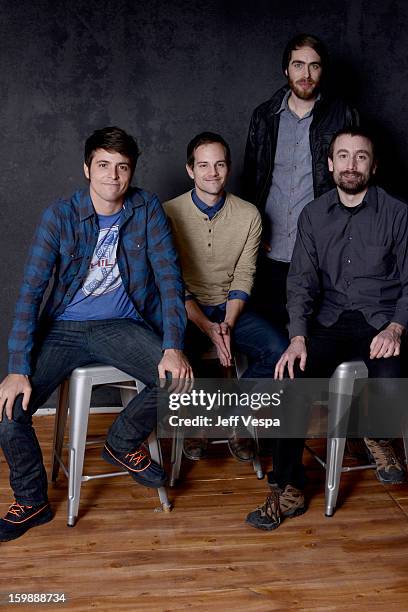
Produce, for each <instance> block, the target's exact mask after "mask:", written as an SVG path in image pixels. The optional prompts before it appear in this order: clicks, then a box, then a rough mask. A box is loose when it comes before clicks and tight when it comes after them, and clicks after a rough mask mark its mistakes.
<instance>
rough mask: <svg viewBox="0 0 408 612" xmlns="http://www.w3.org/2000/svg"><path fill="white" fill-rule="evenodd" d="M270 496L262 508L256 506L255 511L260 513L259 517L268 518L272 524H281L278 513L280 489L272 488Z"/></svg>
mask: <svg viewBox="0 0 408 612" xmlns="http://www.w3.org/2000/svg"><path fill="white" fill-rule="evenodd" d="M271 491H272V492H271V494H270V495H268V497H267V498H266V500H265V502H264V503H263V504H262V506H258V508H257V510H259V511H260V513H261V516H262V517H263V516H266V517H268V518H269V519H270V520H271V521H273V522H274V523H280V522H281V513H280V505H279V493H280V489H279V488H278V487H272V489H271Z"/></svg>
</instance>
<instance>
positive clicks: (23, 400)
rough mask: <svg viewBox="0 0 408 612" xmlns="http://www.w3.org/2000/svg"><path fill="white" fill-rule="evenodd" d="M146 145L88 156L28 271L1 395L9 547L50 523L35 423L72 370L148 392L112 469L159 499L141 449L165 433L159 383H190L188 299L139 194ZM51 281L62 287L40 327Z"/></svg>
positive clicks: (159, 228) (103, 147)
mask: <svg viewBox="0 0 408 612" xmlns="http://www.w3.org/2000/svg"><path fill="white" fill-rule="evenodd" d="M138 155H139V150H138V146H137V144H136V141H135V140H134V139H133V138H132V137H131V136H130V135H128V134H127V133H126V132H124V131H123V130H121V129H120V128H116V127H108V128H104V129H101V130H97V131H96V132H94V133H93V134H92V135H91V136H90V137H89V138H88V140H87V141H86V144H85V163H84V172H85V176H86V178H87V179H88V181H89V189H87V190H85V191H77V192H76V193H75V194H74V195H73V196H72V197H71V199H69V200H59V201H57V202H56V203H54V204H52V205H51V206H50V207H49V208H47V209H46V210H45V212H44V214H43V216H42V219H41V221H40V224H39V226H38V228H37V231H36V234H35V237H34V240H33V243H32V245H31V249H30V253H29V257H28V261H27V263H26V267H25V271H24V280H23V283H22V286H21V290H20V295H19V298H18V301H17V306H16V311H15V317H14V322H13V327H12V331H11V334H10V338H9V374H8V376H6V378H5V379H4V380H3V382H2V383H1V384H0V416H1V417H2V419H1V422H0V443H1V446H2V449H3V452H4V455H5V457H6V460H7V462H8V464H9V467H10V483H11V486H12V488H13V490H14V494H15V502H14V503H13V504H12V505H11V506H10V509H9V511H8V512H7V514H6V515H5V517H4V518H2V519H0V541H7V540H13V539H15V538H18V537H19V536H20V535H22V534H23V533H24V532H25V531H27V529H30V528H31V527H34V526H36V525H40V524H43V523H46V522H48V521H49V520H51V518H52V512H51V509H50V506H49V503H48V498H47V477H46V473H45V470H44V465H43V461H42V455H41V450H40V447H39V444H38V441H37V438H36V435H35V432H34V429H33V427H32V415H33V414H34V412H35V411H36V410H37V409H38V408H39V407H40V406H41V405H42V404H44V402H45V401H46V400H47V398H48V397H49V396H50V395H51V393H52V392H53V391H54V389H56V387H58V385H59V384H60V383H61V382H62V381H63V380H64V379H65V378H66V377H67V376H69V374H70V373H71V372H72V370H73V369H75V368H77V367H80V366H84V365H87V364H91V363H95V362H98V363H103V364H107V365H111V366H115V367H117V368H119V369H120V370H123V371H125V372H127V373H128V374H130V375H131V376H134V377H135V378H138V379H139V380H141V381H142V382H143V383H145V385H146V387H145V388H144V390H143V391H142V393H140V394H138V395H137V396H136V397H135V398H134V399H132V401H131V402H130V403H129V404H128V405H127V407H126V408H125V409H124V410H123V411H122V412H121V413H120V414H119V416H118V417H117V418H116V420H115V421H114V423H113V425H112V426H111V428H110V429H109V432H108V436H107V442H106V444H105V447H104V450H103V457H104V458H105V459H106V460H107V461H109V462H110V463H113V464H114V465H119V466H124V467H125V468H126V469H127V470H128V471H129V474H130V475H131V476H132V477H133V478H134V480H136V481H137V482H138V483H140V484H142V485H144V486H148V487H160V486H162V485H163V484H164V482H165V480H166V475H165V473H164V471H163V469H162V468H161V467H160V466H159V465H158V464H156V463H155V462H153V461H152V460H151V459H150V457H149V456H148V455H147V454H146V452H145V450H144V449H143V448H141V445H142V443H143V441H144V440H145V439H146V438H147V437H148V435H149V434H150V432H151V431H152V429H153V428H154V426H155V419H156V404H157V398H158V395H159V388H160V385H159V379H165V377H166V372H168V373H170V374H171V376H172V377H173V379H191V378H192V371H191V368H190V365H189V363H188V361H187V359H186V358H185V356H184V354H183V352H182V351H183V340H184V330H185V324H186V315H185V308H184V302H183V296H184V290H183V283H182V280H181V276H180V270H179V266H178V262H177V255H176V252H175V250H174V246H173V242H172V238H171V232H170V228H169V225H168V223H167V220H166V216H165V214H164V212H163V210H162V208H161V205H160V202H159V201H158V199H157V197H156V196H155V195H151V194H148V193H146V192H145V191H143V190H141V189H137V188H133V187H131V186H130V183H131V180H132V176H133V173H134V170H135V166H136V161H137V158H138ZM52 276H53V287H52V290H51V293H50V295H49V298H48V300H47V302H46V304H45V306H44V308H43V309H42V312H41V315H39V311H40V306H41V302H42V299H43V297H44V294H45V291H46V289H47V286H48V283H49V281H50V279H51V277H52Z"/></svg>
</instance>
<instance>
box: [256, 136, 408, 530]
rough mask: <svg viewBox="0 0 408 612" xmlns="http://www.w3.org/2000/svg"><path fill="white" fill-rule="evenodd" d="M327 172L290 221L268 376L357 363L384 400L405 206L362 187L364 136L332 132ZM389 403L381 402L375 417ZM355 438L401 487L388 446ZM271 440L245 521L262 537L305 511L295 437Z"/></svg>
mask: <svg viewBox="0 0 408 612" xmlns="http://www.w3.org/2000/svg"><path fill="white" fill-rule="evenodd" d="M328 167H329V171H330V172H331V173H332V175H333V179H334V182H335V184H336V188H335V189H332V190H331V191H329V192H328V193H326V194H324V195H323V196H321V197H320V198H317V199H316V200H314V201H313V202H311V203H310V204H309V205H308V206H306V207H305V209H304V210H303V211H302V213H301V215H300V217H299V224H298V236H297V239H296V244H295V249H294V252H293V258H292V263H291V265H290V270H289V275H288V285H287V290H288V312H289V317H290V323H289V336H290V338H291V341H290V345H289V346H288V348H287V349H286V351H285V352H284V353H283V355H282V357H281V358H280V360H279V361H278V363H277V365H276V369H275V378H277V379H279V380H281V379H282V378H283V377H284V374H285V370H286V368H287V370H288V374H289V377H290V378H300V377H302V378H303V377H309V378H330V377H331V375H332V374H333V372H334V371H335V369H336V368H337V366H338V365H339V364H340V363H342V362H344V361H350V360H352V359H362V360H363V361H364V362H365V364H366V366H367V370H368V376H369V378H372V379H377V380H376V381H373V383H374V384H375V385H378V388H379V390H380V392H381V393H382V394H383V393H384V392H386V389H387V385H385V384H384V383H383V382H381V379H397V378H399V377H401V357H400V349H401V338H402V336H403V334H404V333H405V331H406V328H407V325H408V207H407V205H406V203H405V202H401V201H400V200H397V199H396V198H394V197H392V196H390V195H389V194H388V193H386V192H385V191H384V190H383V189H381V188H380V187H377V186H375V185H372V184H370V183H371V179H372V177H373V175H374V174H375V172H376V168H377V162H376V154H375V147H374V143H373V139H372V137H371V135H370V134H369V133H368V132H366V131H364V130H362V129H358V128H356V129H343V130H341V131H339V132H338V133H337V134H336V135H335V136H334V138H333V140H332V142H331V144H330V147H329V159H328ZM391 382H392V381H391ZM390 388H392V385H391V386H390ZM381 397H383V395H382V396H381ZM390 405H391V402H387V401H385V400H384V401H382V403H381V408H383V413H384V412H385V411H387V410H389V408H388V406H390ZM369 411H370V403H369ZM381 431H383V430H381ZM364 440H365V443H366V445H367V447H368V450H369V451H370V453H371V455H372V457H373V459H374V460H375V463H376V467H377V470H376V474H377V478H378V479H379V480H380V482H382V483H384V484H397V483H400V482H403V481H404V480H405V477H406V475H405V471H404V469H403V467H402V466H401V464H400V463H399V461H398V459H397V457H396V455H395V452H394V450H393V448H392V446H391V443H390V441H389V440H387V439H373V438H364ZM276 442H277V444H276V448H275V450H274V458H273V471H272V472H270V473H269V474H268V481H269V484H270V485H271V486H272V495H270V496H268V497H267V499H266V502H265V504H264V505H263V506H262V507H260V508H258V509H256V510H255V511H253V512H251V513H250V514H249V515H248V517H247V522H248V523H249V524H250V525H252V526H253V527H257V528H259V529H265V530H271V529H275V528H276V527H278V526H279V524H280V522H281V520H282V518H285V517H289V516H291V517H293V516H296V515H298V514H302V513H303V512H304V511H305V503H304V497H303V487H304V484H305V478H304V471H303V465H302V455H303V447H304V440H303V439H300V438H299V439H295V438H294V439H283V438H282V439H279V440H277V441H276Z"/></svg>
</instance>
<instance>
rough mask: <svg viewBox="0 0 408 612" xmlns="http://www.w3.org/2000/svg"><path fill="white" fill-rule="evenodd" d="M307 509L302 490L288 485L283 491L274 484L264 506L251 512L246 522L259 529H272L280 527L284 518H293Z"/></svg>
mask: <svg viewBox="0 0 408 612" xmlns="http://www.w3.org/2000/svg"><path fill="white" fill-rule="evenodd" d="M305 511H306V507H305V498H304V495H303V493H302V491H300V490H299V489H296V488H295V487H292V486H291V485H286V487H285V489H284V491H282V490H281V489H279V487H277V486H276V485H273V486H271V495H268V497H267V498H266V500H265V503H264V504H263V506H259V508H256V510H254V511H253V512H250V513H249V514H248V516H247V518H246V522H247V523H248V524H249V525H251V526H252V527H256V528H257V529H264V530H266V531H271V530H272V529H276V528H277V527H279V525H280V524H281V522H282V520H283V519H284V518H293V517H295V516H299V515H300V514H303V513H304V512H305Z"/></svg>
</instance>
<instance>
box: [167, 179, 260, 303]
mask: <svg viewBox="0 0 408 612" xmlns="http://www.w3.org/2000/svg"><path fill="white" fill-rule="evenodd" d="M163 206H164V210H165V211H166V214H167V216H168V217H169V219H170V223H171V227H172V230H173V237H174V241H175V244H176V248H177V251H178V254H179V257H180V262H181V267H182V271H183V278H184V282H185V284H186V289H187V294H188V295H192V296H193V297H194V298H195V299H196V300H197V302H200V303H201V304H205V305H212V306H215V305H217V304H223V303H224V302H226V300H227V297H228V292H229V291H235V290H237V291H245V292H246V293H248V294H250V293H251V289H252V285H253V281H254V275H255V266H256V258H257V254H258V247H259V241H260V238H261V216H260V214H259V212H258V210H257V209H256V208H255V206H253V204H250V203H249V202H245V200H241V198H238V197H237V196H234V195H232V194H231V193H227V197H226V200H225V204H224V206H223V207H222V208H221V210H220V211H219V212H218V213H217V214H216V215H215V216H214V217H213V218H212V219H211V220H209V218H208V217H207V215H206V214H204V213H203V212H201V210H199V209H198V208H197V206H196V205H195V204H194V202H193V200H192V199H191V191H188V192H187V193H184V194H183V195H181V196H179V197H178V198H174V200H169V201H168V202H165V203H164V204H163Z"/></svg>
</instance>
